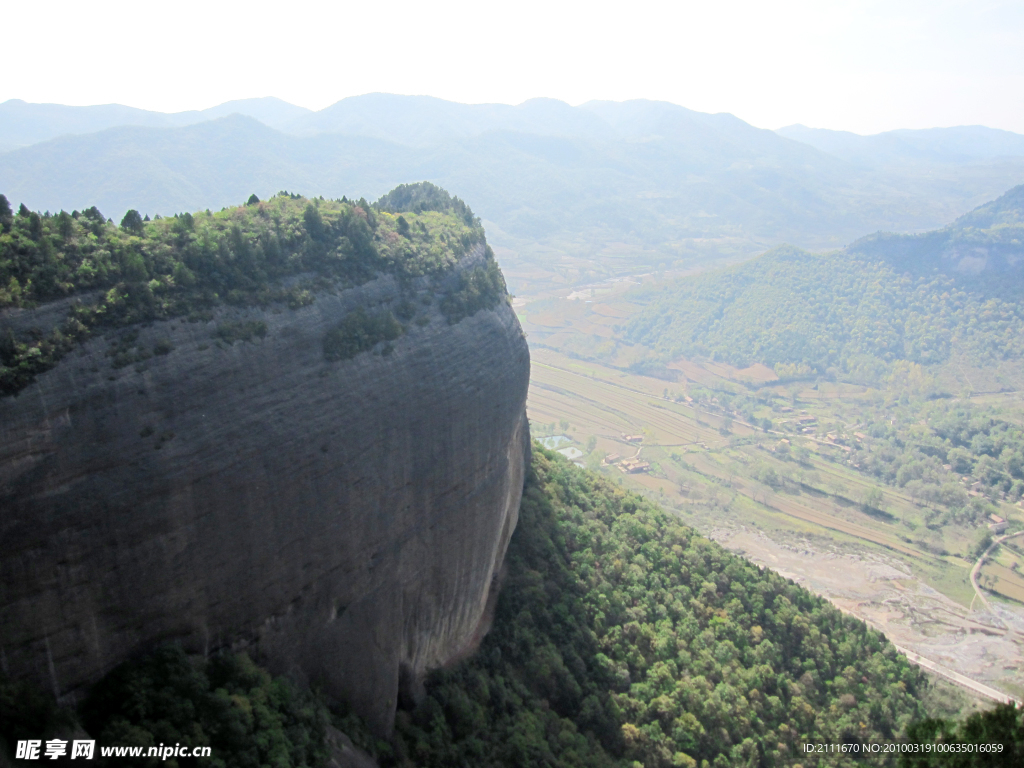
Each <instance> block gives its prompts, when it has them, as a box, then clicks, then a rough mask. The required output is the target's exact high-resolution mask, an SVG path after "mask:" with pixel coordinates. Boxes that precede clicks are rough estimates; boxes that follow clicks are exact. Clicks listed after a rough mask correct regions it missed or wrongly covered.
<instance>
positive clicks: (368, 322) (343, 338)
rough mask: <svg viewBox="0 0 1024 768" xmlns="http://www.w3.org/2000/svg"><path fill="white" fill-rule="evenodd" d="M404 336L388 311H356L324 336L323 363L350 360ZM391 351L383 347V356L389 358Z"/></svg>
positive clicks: (402, 329)
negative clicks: (325, 361) (380, 344)
mask: <svg viewBox="0 0 1024 768" xmlns="http://www.w3.org/2000/svg"><path fill="white" fill-rule="evenodd" d="M404 332H405V329H404V328H403V327H402V324H401V323H400V322H398V320H397V319H396V318H395V316H394V315H393V314H392V313H391V310H388V309H385V310H380V311H378V312H366V311H365V310H364V309H363V308H362V307H359V308H358V309H356V310H354V311H352V312H350V313H349V314H348V315H346V316H345V319H344V320H342V321H341V322H340V323H339V324H338V325H337V326H336V327H334V328H332V329H331V330H329V331H328V332H327V333H326V334H324V339H323V350H324V359H325V360H327V361H328V362H331V363H334V362H337V361H339V360H349V359H351V358H353V357H355V356H356V355H358V354H359V353H360V352H366V351H368V350H370V349H373V347H375V346H376V345H377V344H379V343H380V342H382V341H383V342H388V343H390V342H392V341H394V340H395V339H397V338H399V337H400V336H401V335H402V334H403V333H404ZM390 351H391V348H390V346H389V345H386V346H385V354H389V353H390Z"/></svg>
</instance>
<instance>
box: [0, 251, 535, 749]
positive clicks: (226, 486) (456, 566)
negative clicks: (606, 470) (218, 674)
mask: <svg viewBox="0 0 1024 768" xmlns="http://www.w3.org/2000/svg"><path fill="white" fill-rule="evenodd" d="M482 252H483V245H482V244H481V245H479V246H477V247H476V248H474V249H473V250H472V252H471V253H469V254H468V255H467V256H466V257H465V258H464V259H463V260H462V262H461V263H460V265H459V269H466V268H469V267H471V266H472V265H473V264H474V263H475V262H478V261H479V260H480V258H481V256H482ZM425 285H426V284H425V283H423V284H420V285H418V291H419V294H418V298H417V303H418V306H419V308H420V313H421V314H420V320H419V321H418V322H417V323H409V324H408V326H407V331H406V333H405V334H404V335H403V336H401V338H399V339H397V340H395V341H394V342H393V343H388V344H384V345H381V344H378V345H377V347H376V348H375V349H374V350H373V351H370V352H363V353H361V354H358V355H356V356H355V357H353V358H351V359H348V360H343V361H340V362H329V361H328V360H327V359H326V358H325V354H324V348H323V339H324V335H325V333H326V332H327V331H328V329H330V328H332V327H335V326H337V324H338V323H339V321H340V320H341V319H342V318H345V317H347V316H349V315H350V313H351V312H352V311H353V310H355V309H358V308H363V309H368V308H377V307H380V306H381V305H387V304H388V303H391V302H396V301H398V300H399V298H400V293H401V294H402V296H403V297H404V298H403V300H407V298H408V295H409V286H408V285H405V286H402V291H401V292H400V287H399V282H398V281H397V280H396V278H394V277H392V276H381V277H378V278H377V279H375V280H372V281H370V282H367V283H364V284H363V285H361V286H359V287H355V288H350V289H348V290H345V291H341V292H337V293H332V292H327V291H324V292H322V293H319V294H317V295H316V297H315V301H313V302H312V303H311V304H309V305H307V306H302V307H300V308H297V309H289V308H287V307H286V306H284V305H280V306H275V305H272V306H270V307H269V308H267V309H262V310H261V309H257V308H251V309H245V308H237V307H225V306H221V307H219V308H217V309H216V310H215V311H214V312H213V319H212V320H209V321H200V322H188V321H186V320H184V319H178V320H163V321H158V322H155V323H151V324H149V325H147V326H144V327H141V328H140V327H138V326H136V327H135V328H129V329H123V330H119V331H116V332H111V333H109V334H108V335H107V336H105V337H93V338H92V339H91V340H89V341H88V342H86V343H85V344H83V345H81V346H79V347H77V348H76V349H75V350H74V351H73V352H71V353H70V354H69V355H67V356H66V357H64V358H63V359H62V360H61V361H60V362H59V363H58V364H57V365H56V367H54V368H52V369H51V370H48V371H46V372H45V373H43V374H42V375H40V376H39V377H38V378H37V379H36V380H35V381H34V382H33V383H31V384H30V385H29V386H27V387H26V388H24V389H23V390H22V391H21V392H20V393H19V394H18V395H17V396H14V397H10V396H9V397H4V398H2V399H0V509H2V514H0V541H2V543H3V546H2V551H0V661H2V663H3V668H4V670H5V671H7V672H9V673H10V674H13V675H15V676H27V677H33V678H35V679H37V680H38V681H39V682H41V683H43V684H45V685H46V686H47V687H48V688H51V689H52V690H53V692H54V693H55V694H56V695H57V696H58V697H59V698H61V699H62V700H64V701H74V700H76V699H77V698H79V697H80V696H81V693H82V692H83V691H84V690H85V688H86V687H87V686H88V685H89V684H90V683H92V682H94V681H95V680H97V679H98V678H100V677H101V676H102V675H104V674H105V673H106V672H108V671H109V670H110V669H111V668H112V667H114V666H115V665H116V664H118V663H119V662H120V661H122V660H124V659H125V658H127V657H129V656H130V655H132V654H134V653H137V652H140V651H143V650H145V649H146V648H148V647H151V646H153V645H155V644H157V643H159V642H163V641H177V642H180V643H182V644H183V645H184V646H185V647H186V648H187V649H189V650H192V651H196V652H206V653H209V652H212V651H214V650H216V649H221V648H225V647H238V646H243V645H248V646H250V647H251V648H253V649H254V650H255V651H256V653H257V654H259V655H260V656H261V657H262V658H263V659H264V660H265V661H266V663H267V665H268V666H269V667H271V668H272V669H274V670H275V671H278V672H286V673H287V674H289V675H291V676H293V677H296V678H300V679H306V680H309V681H312V682H316V683H319V684H321V685H323V686H324V688H325V689H326V690H327V691H328V692H329V693H331V694H333V695H335V696H338V697H340V698H344V699H346V700H348V701H349V702H350V703H351V704H352V705H353V707H354V708H355V709H356V711H358V712H359V713H361V714H362V715H364V716H365V717H366V718H367V719H368V721H369V722H370V724H371V726H372V727H373V728H374V729H375V730H376V731H377V732H378V733H386V732H388V731H389V730H390V728H391V726H392V723H393V718H394V712H395V707H396V702H397V700H398V698H399V697H400V696H402V695H408V696H410V697H415V695H416V689H417V686H418V684H419V680H420V679H421V677H422V674H423V672H424V671H425V670H427V669H429V668H431V667H435V666H437V665H441V664H443V663H445V661H446V660H448V659H450V658H452V657H453V656H455V655H457V654H458V653H460V652H461V651H463V650H464V649H465V647H466V645H467V644H469V643H471V642H472V640H473V637H474V633H475V632H476V630H477V629H478V626H479V624H480V622H481V620H482V616H483V614H484V609H485V605H486V602H487V599H488V595H489V593H490V590H491V588H492V582H493V579H494V575H495V573H496V570H497V569H498V568H499V567H500V564H501V561H502V558H503V555H504V552H505V548H506V545H507V543H508V539H509V536H510V535H511V532H512V530H513V528H514V527H515V524H516V515H517V510H518V505H519V500H520V494H521V490H522V481H523V473H524V460H525V458H526V455H527V453H528V450H529V448H528V444H529V443H528V429H527V422H526V418H525V410H524V408H525V400H526V391H527V384H528V379H529V353H528V350H527V346H526V341H525V339H524V337H523V333H522V331H521V329H520V327H519V323H518V321H517V320H516V317H515V315H514V313H513V312H512V310H511V309H510V308H509V307H508V306H507V304H506V303H504V302H502V303H500V304H499V305H498V306H497V307H496V308H494V309H488V310H483V311H479V312H476V313H475V314H472V315H470V316H468V317H465V318H463V319H462V320H460V321H459V322H457V323H454V324H449V323H448V322H447V321H446V320H445V318H444V317H443V316H442V313H441V312H440V310H439V309H438V306H437V305H438V302H437V301H436V300H434V301H433V303H432V304H431V305H430V306H429V307H428V306H427V305H426V303H425V302H427V301H430V300H431V294H430V292H429V290H428V289H427V288H426V287H425ZM46 311H47V310H46V307H45V306H44V307H41V308H39V309H36V310H23V311H20V312H19V313H17V314H14V313H9V315H8V317H7V318H6V320H5V322H7V323H8V325H11V326H13V325H18V326H19V328H21V329H24V328H25V327H27V326H30V325H31V324H32V322H33V316H35V318H36V319H38V320H39V322H40V323H41V324H43V325H45V324H46V322H47V321H46V317H47V315H46ZM193 320H194V318H193ZM224 327H231V328H242V329H244V328H257V327H258V328H259V330H260V333H258V334H253V333H240V334H235V336H237V337H239V338H236V339H235V340H234V341H233V343H232V341H231V338H232V337H231V336H230V335H227V336H226V335H225V334H224V333H223V332H222V333H220V335H219V336H218V333H217V329H218V328H220V329H223V328H224ZM42 330H43V331H44V332H46V331H47V330H48V329H46V328H43V329H42ZM264 331H265V332H264ZM129 334H138V335H137V336H134V335H132V336H129ZM125 339H130V340H131V341H132V343H134V344H136V345H138V346H140V347H141V346H146V347H147V348H152V349H157V350H159V352H158V354H156V355H154V356H152V357H150V358H149V359H145V360H139V361H137V362H135V363H129V364H127V365H124V364H123V357H122V366H123V367H114V366H113V365H112V360H115V359H117V352H118V350H119V349H122V350H123V349H124V348H125V343H126V342H125Z"/></svg>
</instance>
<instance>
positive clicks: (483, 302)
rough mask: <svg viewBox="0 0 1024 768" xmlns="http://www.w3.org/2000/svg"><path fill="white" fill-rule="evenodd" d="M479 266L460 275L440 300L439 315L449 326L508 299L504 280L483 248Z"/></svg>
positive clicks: (495, 262)
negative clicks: (483, 260)
mask: <svg viewBox="0 0 1024 768" xmlns="http://www.w3.org/2000/svg"><path fill="white" fill-rule="evenodd" d="M485 259H486V260H485V262H484V264H483V265H482V266H478V267H474V268H473V269H470V270H466V271H465V272H460V273H459V276H458V286H457V287H456V288H455V289H454V290H453V291H452V292H451V293H449V294H448V295H447V296H445V298H444V299H443V300H442V301H441V312H442V313H444V316H445V318H446V319H447V320H448V322H449V323H451V324H454V323H457V322H459V321H460V320H462V319H463V318H465V317H472V316H473V315H475V314H476V313H477V312H479V311H480V310H482V309H493V308H494V307H496V306H497V305H498V304H499V303H500V302H501V301H503V300H504V299H505V298H506V297H507V296H508V290H507V288H506V287H505V278H504V276H502V274H501V270H500V269H499V268H498V262H497V261H495V259H494V252H493V251H492V250H491V247H490V246H487V250H486V254H485Z"/></svg>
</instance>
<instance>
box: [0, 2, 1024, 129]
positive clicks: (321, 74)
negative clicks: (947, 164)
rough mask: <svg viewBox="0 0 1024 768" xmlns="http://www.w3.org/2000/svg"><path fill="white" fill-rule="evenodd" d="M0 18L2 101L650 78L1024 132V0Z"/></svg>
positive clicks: (483, 94)
mask: <svg viewBox="0 0 1024 768" xmlns="http://www.w3.org/2000/svg"><path fill="white" fill-rule="evenodd" d="M3 25H4V27H5V29H4V31H3V33H2V37H3V60H4V64H5V67H4V69H5V73H6V74H5V77H4V78H3V80H2V82H0V101H5V100H6V99H10V98H19V99H24V100H26V101H33V102H57V103H63V104H77V105H85V104H105V103H111V102H116V103H120V104H127V105H130V106H134V107H141V108H145V109H153V110H158V111H162V112H173V111H179V110H185V109H202V108H205V107H211V106H214V105H216V104H219V103H222V102H224V101H228V100H230V99H240V98H249V97H255V96H277V97H279V98H282V99H284V100H285V101H290V102H292V103H293V104H299V105H302V106H304V107H309V108H311V109H321V108H323V107H325V106H328V105H329V104H333V103H334V102H336V101H338V100H339V99H342V98H344V97H346V96H354V95H357V94H361V93H369V92H374V91H384V92H389V93H404V94H427V95H431V96H438V97H440V98H444V99H450V100H453V101H460V102H465V103H481V102H501V103H506V104H517V103H520V102H522V101H524V100H526V99H529V98H532V97H536V96H548V97H553V98H557V99H562V100H563V101H567V102H569V103H570V104H581V103H583V102H585V101H588V100H590V99H612V100H616V101H621V100H625V99H633V98H647V99H661V100H665V101H671V102H674V103H676V104H682V105H683V106H686V107H689V108H690V109H696V110H700V111H702V112H731V113H733V114H735V115H737V116H738V117H740V118H742V119H744V120H746V121H748V122H750V123H753V124H754V125H756V126H759V127H763V128H778V127H781V126H784V125H789V124H791V123H804V124H805V125H810V126H812V127H819V128H833V129H842V130H850V131H855V132H857V133H877V132H879V131H884V130H890V129H893V128H928V127H933V126H952V125H988V126H991V127H994V128H1004V129H1007V130H1012V131H1016V132H1018V133H1024V0H1015V1H1014V2H1006V1H1003V0H971V1H970V2H961V1H960V0H908V1H905V2H904V1H900V0H886V1H880V2H875V1H874V0H837V1H836V2H829V0H816V1H814V2H803V1H794V2H766V1H765V0H757V1H756V2H747V1H737V2H729V1H728V0H705V1H704V2H632V3H630V2H622V0H619V1H618V2H614V3H612V2H602V1H601V0H591V1H590V2H563V1H561V0H543V1H542V2H537V1H536V0H517V2H505V3H496V2H491V3H486V2H479V0H476V1H475V2H452V1H449V0H432V1H427V0H416V1H415V2H404V0H403V1H398V2H390V3H386V4H385V3H375V2H371V1H369V0H361V2H357V3H353V2H321V3H316V2H302V1H301V0H292V1H291V2H284V0H277V1H276V2H263V1H262V0H252V1H251V2H245V3H242V2H231V3H226V2H217V1H216V0H204V1H203V2H194V1H193V0H176V1H175V2H159V1H158V0H151V1H150V2H138V1H137V0H136V1H135V2H114V1H112V0H92V1H91V2H84V3H83V2H81V1H80V0H76V2H73V3H70V2H61V1H57V2H53V1H51V2H47V3H46V4H45V5H39V4H36V3H28V2H16V3H10V4H7V6H6V7H5V8H4V11H3Z"/></svg>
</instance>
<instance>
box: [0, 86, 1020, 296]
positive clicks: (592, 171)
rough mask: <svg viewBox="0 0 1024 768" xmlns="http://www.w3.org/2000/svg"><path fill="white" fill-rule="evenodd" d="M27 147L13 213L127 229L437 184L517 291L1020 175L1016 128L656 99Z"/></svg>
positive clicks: (12, 194) (14, 110)
mask: <svg viewBox="0 0 1024 768" xmlns="http://www.w3.org/2000/svg"><path fill="white" fill-rule="evenodd" d="M18 144H20V145H22V146H20V147H18V148H15V149H9V150H8V151H6V152H0V191H2V192H3V193H4V194H6V195H7V197H8V198H10V199H11V200H12V202H14V203H15V204H16V205H17V204H18V203H20V202H25V203H26V204H27V205H28V206H29V207H30V208H34V209H51V210H54V211H56V210H59V209H62V208H63V209H67V210H72V209H84V208H87V207H89V206H92V205H96V206H98V207H99V208H100V210H102V211H103V212H104V213H105V214H106V215H108V216H110V217H112V218H116V219H119V218H120V216H121V215H123V213H124V211H126V210H127V209H128V208H137V209H138V210H140V211H142V212H143V213H148V214H150V215H156V214H162V215H168V214H172V213H175V212H178V211H183V210H191V211H194V210H201V209H205V208H214V209H216V208H220V207H222V206H225V205H228V204H230V203H233V202H235V201H237V200H239V199H244V198H246V197H248V195H249V194H250V193H253V192H255V193H256V194H257V195H258V196H260V197H266V196H269V195H271V194H274V193H276V192H277V191H279V190H281V189H288V190H293V191H297V192H302V193H303V194H307V195H323V196H325V197H332V198H333V197H341V196H342V195H349V196H352V195H355V196H363V195H365V196H367V197H368V198H371V199H372V198H373V197H376V196H378V195H380V194H382V193H383V192H385V191H387V190H388V189H390V188H392V187H394V186H396V185H397V184H400V183H404V182H410V181H418V180H429V181H432V182H434V183H437V184H440V185H442V186H444V187H445V188H447V189H450V190H452V191H453V192H454V193H456V194H458V195H459V196H460V197H462V198H464V199H471V200H473V201H474V209H475V210H476V211H477V213H479V214H480V215H481V217H482V219H483V220H484V223H485V225H486V227H487V230H488V235H489V237H490V239H491V241H492V243H493V244H494V246H495V247H496V249H497V251H498V254H499V257H500V258H501V260H502V263H503V265H504V266H505V268H506V274H507V275H508V277H509V280H510V286H511V287H512V289H513V290H514V291H515V290H520V289H522V288H524V287H528V288H531V289H532V288H542V287H545V286H548V287H550V286H551V285H555V284H559V283H565V282H578V281H581V280H593V279H598V278H601V277H608V276H611V275H614V274H621V273H623V272H639V271H644V270H650V269H691V268H693V267H694V266H695V265H697V264H700V263H707V262H715V261H722V260H735V259H738V258H743V257H747V256H751V255H754V254H755V253H758V252H761V251H763V250H765V249H767V248H770V247H773V246H776V245H779V244H781V243H783V242H788V243H791V244H794V245H797V246H800V247H803V248H811V249H827V248H835V247H840V246H843V245H845V244H847V243H850V242H852V241H854V240H856V239H858V238H860V237H863V236H864V235H866V234H867V233H869V232H873V231H878V230H884V231H903V232H907V231H909V232H914V231H924V230H928V229H934V228H936V227H939V226H941V225H942V224H943V223H945V222H947V221H950V220H952V219H954V218H956V217H957V216H960V215H962V214H964V213H965V212H966V211H969V210H971V209H972V208H974V207H975V206H977V205H979V204H981V203H983V202H985V201H986V200H991V199H993V198H994V197H996V196H997V195H999V194H1001V193H1002V192H1004V191H1005V190H1006V189H1008V188H1010V187H1012V186H1014V185H1016V184H1020V183H1021V182H1022V181H1024V136H1019V135H1017V134H1012V133H1009V132H1006V131H996V130H994V129H989V128H982V127H969V128H950V129H934V130H931V131H893V132H890V133H887V134H879V135H878V136H868V137H861V136H856V135H855V134H846V133H843V132H837V131H821V130H813V129H807V128H803V127H801V126H790V127H789V128H785V129H781V130H780V131H769V130H764V129H760V128H756V127H754V126H752V125H750V124H748V123H746V122H744V121H742V120H740V119H739V118H737V117H734V116H733V115H729V114H714V115H713V114H705V113H701V112H695V111H693V110H689V109H685V108H683V107H680V106H677V105H674V104H669V103H666V102H655V101H644V100H635V101H627V102H588V103H586V104H583V105H581V106H578V107H573V106H570V105H568V104H566V103H564V102H560V101H557V100H554V99H532V100H529V101H526V102H524V103H522V104H520V105H518V106H509V105H503V104H475V105H466V104H457V103H454V102H449V101H444V100H441V99H436V98H432V97H426V96H396V95H390V94H367V95H363V96H357V97H352V98H347V99H343V100H342V101H340V102H338V103H336V104H334V105H332V106H330V107H327V108H326V109H323V110H320V111H319V112H312V111H309V110H305V109H302V108H301V107H295V106H293V105H290V104H287V103H286V102H283V101H280V100H278V99H270V98H268V99H251V100H243V101H236V102H228V103H226V104H223V105H220V106H218V107H214V108H211V109H208V110H203V111H200V112H179V113H174V114H162V113H156V112H146V111H143V110H135V109H132V108H129V107H122V106H118V105H107V106H101V107H66V106H60V105H42V104H27V103H25V102H20V101H8V102H4V103H3V104H0V147H4V146H7V147H12V146H14V145H18ZM531 275H532V276H533V277H531ZM537 276H539V277H537Z"/></svg>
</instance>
